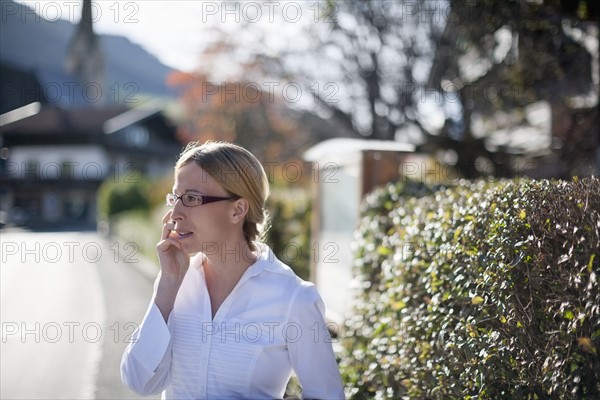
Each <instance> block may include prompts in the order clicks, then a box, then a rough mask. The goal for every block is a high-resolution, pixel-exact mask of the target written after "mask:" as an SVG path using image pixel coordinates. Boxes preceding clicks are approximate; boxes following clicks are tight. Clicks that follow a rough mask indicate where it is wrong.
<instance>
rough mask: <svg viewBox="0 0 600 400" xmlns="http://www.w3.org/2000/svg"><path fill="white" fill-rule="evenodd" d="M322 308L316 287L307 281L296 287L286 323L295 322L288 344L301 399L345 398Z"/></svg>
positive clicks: (321, 301)
mask: <svg viewBox="0 0 600 400" xmlns="http://www.w3.org/2000/svg"><path fill="white" fill-rule="evenodd" d="M324 309H325V307H324V304H323V300H322V299H321V296H319V293H318V292H317V289H316V288H315V286H314V285H312V284H309V285H306V286H303V287H302V288H300V289H299V291H298V294H297V296H296V298H295V300H294V303H293V305H292V308H291V311H290V317H289V323H290V324H292V325H294V324H298V325H297V326H296V328H297V331H298V333H299V335H296V337H291V336H292V335H290V338H288V343H287V345H288V351H289V355H290V361H291V363H292V367H293V368H294V371H295V372H296V375H297V376H298V380H299V381H300V385H301V386H302V398H304V399H344V388H343V384H342V378H341V376H340V371H339V368H338V365H337V362H336V359H335V354H334V353H333V347H332V344H331V342H332V339H331V336H330V335H329V332H328V330H327V324H326V323H325V319H324V317H323V316H324V314H325V313H324ZM290 332H291V331H290Z"/></svg>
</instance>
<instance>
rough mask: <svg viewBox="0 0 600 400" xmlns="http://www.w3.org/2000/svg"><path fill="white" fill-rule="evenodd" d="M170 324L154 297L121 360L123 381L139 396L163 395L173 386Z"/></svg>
mask: <svg viewBox="0 0 600 400" xmlns="http://www.w3.org/2000/svg"><path fill="white" fill-rule="evenodd" d="M169 325H170V324H168V323H165V320H164V318H163V316H162V314H161V312H160V310H159V309H158V306H157V305H156V304H155V303H154V296H153V297H152V301H151V303H150V306H149V307H148V310H147V311H146V315H145V316H144V319H143V321H142V323H141V325H140V326H139V327H138V328H137V329H136V331H135V332H134V333H133V335H132V338H131V342H130V343H129V345H128V346H127V348H126V349H125V352H124V354H123V358H122V359H121V380H122V381H123V383H124V384H125V385H126V386H127V387H129V388H130V389H131V390H133V391H134V392H136V393H137V394H139V395H142V396H148V395H151V394H157V393H160V392H162V391H163V390H164V389H165V388H166V387H167V386H168V385H169V383H170V370H171V355H172V353H171V347H172V340H171V337H172V335H171V332H170V329H169Z"/></svg>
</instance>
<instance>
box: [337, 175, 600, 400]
mask: <svg viewBox="0 0 600 400" xmlns="http://www.w3.org/2000/svg"><path fill="white" fill-rule="evenodd" d="M599 213H600V183H599V181H598V179H594V178H591V179H583V180H574V181H573V182H551V181H529V180H522V181H502V182H483V181H482V182H476V183H466V182H465V183H460V184H457V185H455V186H453V187H448V188H443V187H437V188H432V187H428V186H425V185H423V184H418V183H412V182H401V183H399V184H395V185H390V186H388V187H387V188H384V189H380V190H377V191H375V192H374V193H372V194H371V195H369V196H368V197H367V199H366V201H365V203H364V204H363V207H362V219H361V223H360V227H359V230H358V232H357V252H356V261H355V271H356V274H357V276H358V280H359V282H360V283H361V288H362V289H361V290H360V293H358V294H357V299H358V300H357V304H356V307H355V312H354V313H353V317H352V318H351V319H350V320H349V322H348V324H347V326H346V332H345V335H344V337H345V339H344V341H343V344H344V348H345V350H344V352H345V353H344V354H343V357H342V360H341V367H342V372H343V375H344V379H345V381H346V383H347V387H348V391H349V394H350V395H351V397H352V398H370V397H376V398H390V399H398V398H411V399H430V398H431V399H547V398H557V399H559V398H560V399H564V398H567V399H570V398H577V399H584V398H585V399H592V398H600V359H599V355H598V351H600V286H599V283H598V275H599V273H600V271H599V270H600V249H599V247H600V233H599V232H600V215H599Z"/></svg>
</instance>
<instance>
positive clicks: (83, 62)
mask: <svg viewBox="0 0 600 400" xmlns="http://www.w3.org/2000/svg"><path fill="white" fill-rule="evenodd" d="M65 67H66V69H67V71H68V72H70V73H71V74H73V75H75V76H76V77H77V79H78V80H79V82H80V83H81V84H82V85H88V86H89V85H93V86H97V87H98V88H100V89H101V90H104V56H103V54H102V48H101V46H100V39H99V38H98V36H97V35H96V34H95V33H94V28H93V26H92V1H91V0H84V1H83V9H82V11H81V20H80V21H79V25H78V26H77V31H76V32H75V35H74V36H73V38H72V40H71V42H70V43H69V47H68V49H67V57H66V60H65ZM102 97H105V96H102ZM97 103H98V102H97ZM97 103H94V104H97ZM100 103H101V102H100Z"/></svg>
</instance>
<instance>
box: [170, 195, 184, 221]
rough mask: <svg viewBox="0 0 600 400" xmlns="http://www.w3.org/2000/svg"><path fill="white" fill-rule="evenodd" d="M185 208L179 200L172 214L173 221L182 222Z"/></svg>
mask: <svg viewBox="0 0 600 400" xmlns="http://www.w3.org/2000/svg"><path fill="white" fill-rule="evenodd" d="M184 208H185V206H184V205H183V202H182V201H181V199H177V201H176V202H175V205H174V206H173V211H172V212H171V219H172V220H173V221H176V220H182V219H183V216H184V211H183V209H184Z"/></svg>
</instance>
